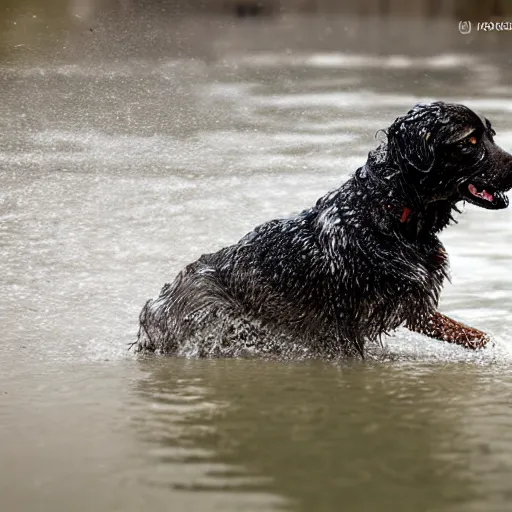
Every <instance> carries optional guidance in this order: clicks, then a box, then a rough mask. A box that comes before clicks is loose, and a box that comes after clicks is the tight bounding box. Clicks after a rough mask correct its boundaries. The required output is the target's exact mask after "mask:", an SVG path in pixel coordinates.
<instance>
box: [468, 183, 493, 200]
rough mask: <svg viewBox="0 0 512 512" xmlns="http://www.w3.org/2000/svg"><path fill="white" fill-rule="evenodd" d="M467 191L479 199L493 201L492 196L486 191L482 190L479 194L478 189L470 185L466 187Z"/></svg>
mask: <svg viewBox="0 0 512 512" xmlns="http://www.w3.org/2000/svg"><path fill="white" fill-rule="evenodd" d="M468 190H469V191H470V192H471V194H473V195H474V196H477V197H481V198H482V199H485V200H486V201H491V202H492V201H494V194H491V193H490V192H487V190H485V189H484V190H482V192H479V191H478V189H477V188H476V187H475V186H474V185H473V184H472V183H470V184H469V185H468Z"/></svg>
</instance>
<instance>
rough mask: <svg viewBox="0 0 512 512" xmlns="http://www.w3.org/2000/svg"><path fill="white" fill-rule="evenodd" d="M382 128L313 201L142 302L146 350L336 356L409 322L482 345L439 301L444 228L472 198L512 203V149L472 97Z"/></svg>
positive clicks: (357, 350)
mask: <svg viewBox="0 0 512 512" xmlns="http://www.w3.org/2000/svg"><path fill="white" fill-rule="evenodd" d="M384 134H385V141H383V142H382V143H381V144H380V145H379V146H378V147H377V149H375V150H373V151H371V152H370V153H369V155H368V160H367V162H366V164H365V165H364V166H362V167H360V168H359V169H357V171H356V172H355V173H354V174H353V176H352V177H351V178H350V179H349V180H348V181H346V182H345V183H344V184H343V185H342V186H341V187H340V188H339V189H337V190H334V191H333V192H330V193H328V194H327V195H325V196H324V197H322V198H320V199H319V200H318V201H317V203H316V205H315V206H314V207H312V208H309V209H307V210H304V211H303V212H302V213H300V214H299V215H297V216H295V217H290V218H286V219H279V220H272V221H270V222H267V223H265V224H263V225H261V226H258V227H257V228H255V229H254V231H252V232H250V233H249V234H247V235H246V236H245V237H243V238H242V239H241V240H240V241H239V242H238V243H237V244H235V245H232V246H230V247H226V248H224V249H221V250H220V251H218V252H216V253H213V254H205V255H203V256H201V257H200V258H199V260H197V261H196V262H194V263H192V264H190V265H188V266H187V267H186V268H185V269H184V270H183V271H182V272H181V273H180V274H179V275H178V276H177V277H176V279H175V280H174V282H173V283H172V284H166V285H165V286H164V287H163V289H162V291H161V293H160V296H159V297H158V298H157V299H155V300H149V301H148V302H147V303H146V305H145V306H144V308H143V310H142V312H141V315H140V330H139V336H138V342H137V349H138V351H139V352H158V353H166V354H176V355H196V356H203V357H211V356H241V355H254V354H256V355H275V356H285V357H286V356H289V357H326V358H335V357H340V356H347V355H348V356H350V355H355V354H359V355H364V353H365V345H367V343H368V342H375V341H379V340H380V338H381V336H382V335H383V334H385V333H389V332H390V331H393V330H394V329H396V328H397V327H399V326H400V325H406V326H407V327H408V328H410V329H412V330H415V331H418V332H422V333H424V334H427V335H430V336H432V337H436V338H439V339H446V340H447V341H451V342H455V343H459V344H461V345H465V346H467V347H472V348H476V347H480V346H483V345H484V344H485V342H486V341H487V339H488V338H487V336H486V335H485V334H484V333H483V332H481V331H478V330H476V329H471V328H469V327H467V326H464V325H462V324H459V323H457V322H455V321H454V320H451V319H449V318H447V317H444V315H442V314H441V313H439V312H437V304H438V301H439V294H440V292H441V288H442V285H443V281H444V280H445V279H446V278H447V274H448V259H447V254H446V251H445V250H444V248H443V245H442V243H441V242H440V241H439V239H438V237H437V234H438V233H439V232H440V231H441V230H442V229H444V228H445V227H446V226H448V224H450V222H451V221H452V220H453V217H452V215H453V213H454V212H457V211H458V209H457V205H458V204H459V203H460V202H461V201H464V200H465V201H468V202H470V203H473V204H475V205H477V206H480V207H483V208H487V209H501V208H505V207H506V206H507V205H508V199H507V198H506V196H505V195H504V192H505V191H507V190H509V189H510V188H511V187H512V156H511V155H510V154H508V153H506V152H505V151H503V150H502V149H501V148H499V147H498V146H497V145H496V144H495V143H494V140H493V137H494V135H495V132H494V130H493V129H492V127H491V123H490V122H489V121H488V120H487V119H485V118H484V117H482V116H480V115H478V114H476V113H475V112H473V111H471V110H470V109H469V108H467V107H465V106H463V105H457V104H448V103H443V102H436V103H432V104H428V105H424V104H419V105H416V106H415V107H414V108H413V109H412V110H410V111H409V112H408V113H407V114H406V115H405V116H403V117H399V118H398V119H396V120H395V122H394V123H393V124H392V125H391V126H390V127H389V129H388V130H387V131H385V132H384ZM447 326H448V327H447ZM450 329H451V330H450Z"/></svg>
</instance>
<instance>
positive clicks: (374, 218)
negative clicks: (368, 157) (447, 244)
mask: <svg viewBox="0 0 512 512" xmlns="http://www.w3.org/2000/svg"><path fill="white" fill-rule="evenodd" d="M342 189H345V190H347V192H348V193H347V194H342V197H340V199H341V200H342V201H348V202H349V203H354V202H355V203H357V204H353V209H354V211H360V212H363V215H364V217H365V220H367V221H368V222H375V223H377V224H378V225H379V229H381V228H382V226H383V225H385V226H386V227H389V229H390V231H393V232H394V233H395V234H401V235H403V236H405V237H406V238H407V239H409V240H411V239H417V238H419V237H421V236H423V235H429V234H436V233H438V232H440V231H441V230H442V229H444V228H445V227H446V226H447V225H448V224H450V223H451V222H453V221H454V218H453V215H452V214H453V212H454V211H458V210H457V208H456V204H455V202H454V201H450V200H439V201H431V202H424V201H423V200H422V198H421V195H420V194H419V193H418V191H417V190H415V189H414V188H413V187H412V186H411V185H410V184H409V183H407V182H406V181H405V180H404V178H403V173H401V172H400V171H397V170H396V169H387V168H386V167H384V166H378V168H377V169H374V168H373V167H372V166H371V165H369V163H367V164H366V165H364V166H363V167H361V168H359V169H358V170H357V171H356V172H355V173H354V176H353V177H352V178H350V179H349V180H348V181H347V183H346V184H345V185H344V186H343V187H342Z"/></svg>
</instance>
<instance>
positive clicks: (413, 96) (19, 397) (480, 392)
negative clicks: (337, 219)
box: [0, 3, 512, 512]
mask: <svg viewBox="0 0 512 512" xmlns="http://www.w3.org/2000/svg"><path fill="white" fill-rule="evenodd" d="M38 5H39V4H38ZM71 5H73V4H71ZM80 5H82V7H83V5H85V4H76V5H75V7H70V8H69V10H68V11H63V12H60V11H59V12H58V13H57V11H55V12H50V11H42V10H41V9H40V8H39V7H37V8H36V7H33V8H30V7H27V6H25V8H24V10H21V8H19V9H18V10H12V9H11V10H9V11H2V12H3V14H4V16H3V17H2V18H0V19H1V20H2V21H1V23H2V24H3V25H2V27H3V30H2V36H1V38H0V56H1V57H0V58H1V60H0V91H1V102H0V178H1V183H2V186H1V190H0V240H1V245H0V251H1V258H0V275H1V279H0V322H1V324H2V327H3V329H2V331H3V339H2V343H1V345H0V363H1V368H2V371H1V373H0V434H1V436H0V438H1V442H0V461H1V463H0V509H2V510H13V511H14V510H23V511H32V510H33V511H38V510H55V511H68V510H76V511H81V510H84V511H88V510H98V511H113V510H123V511H130V510H133V511H138V510H142V509H145V510H154V511H158V510H192V511H194V510H197V511H201V512H208V511H216V510H223V511H230V510H232V511H235V510H237V511H238V510H268V511H271V510H283V509H285V510H292V511H311V510H315V511H331V510H340V509H343V510H351V511H359V510H361V511H366V510H376V509H378V510H389V511H400V510H403V511H410V510H415V511H421V510H424V511H427V510H428V511H442V512H448V511H459V510H460V511H468V510H469V511H484V510H485V511H504V510H509V509H510V503H511V501H512V493H511V490H510V474H511V470H512V434H511V432H512V428H511V427H512V412H511V404H512V403H511V398H510V397H511V390H512V379H511V378H510V376H509V375H510V373H511V370H512V364H511V360H512V358H511V352H512V341H511V336H510V334H511V327H510V316H511V306H510V304H511V301H510V299H511V297H512V292H511V290H512V277H511V276H512V273H511V272H510V270H511V265H510V255H509V253H510V247H511V246H512V229H511V227H510V226H511V220H512V219H511V215H512V213H511V212H512V210H505V211H499V212H492V211H484V210H479V209H477V208H476V207H472V206H468V207H467V211H466V212H465V214H464V215H463V216H461V217H460V218H459V220H460V223H459V225H457V226H452V227H450V228H449V229H448V230H447V231H446V232H445V233H443V235H442V239H443V242H444V243H445V245H446V246H447V248H448V250H449V253H450V255H451V262H452V274H453V279H452V284H451V285H450V284H448V285H447V286H446V287H445V290H444V293H443V297H442V304H441V309H442V311H443V312H445V313H447V314H450V315H452V316H454V317H456V318H457V319H459V320H461V321H465V322H467V323H471V324H472V325H474V326H475V327H479V328H482V329H484V330H486V331H488V332H490V333H491V334H492V336H493V338H494V340H495V344H494V346H493V347H489V348H488V349H486V350H484V351H481V352H478V353H472V352H468V351H464V350H463V349H460V348H458V347H452V346H450V345H448V344H444V343H442V342H437V341H434V340H428V339H426V338H423V337H421V336H419V335H415V334H413V333H410V332H407V331H403V330H401V331H398V332H397V333H395V334H394V335H393V336H392V337H389V338H388V339H386V340H385V344H386V350H387V351H389V352H390V353H391V354H392V355H393V356H394V359H396V360H395V361H393V362H388V363H382V362H380V363H379V362H375V361H373V362H372V361H369V362H366V363H360V362H357V361H355V362H349V363H346V364H340V365H333V364H324V363H321V362H297V363H291V362H287V363H279V362H275V361H274V362H269V361H258V360H250V361H237V360H233V361H230V360H226V361H222V360H221V361H201V360H183V359H171V358H136V357H134V356H133V354H132V353H131V352H129V351H128V350H127V346H128V344H129V343H130V342H132V341H134V339H135V333H136V331H137V316H138V313H139V311H140V308H141V307H142V305H143V303H144V302H145V300H146V299H147V298H149V297H152V296H155V295H156V294H157V293H158V291H159V289H160V287H161V286H162V284H163V283H164V282H166V281H169V280H170V279H172V277H173V276H174V275H175V274H176V272H177V271H178V270H180V269H181V268H182V267H183V265H185V264H186V263H188V262H190V261H192V260H194V259H196V258H197V257H198V256H199V255H200V254H202V253H205V252H210V251H213V250H216V249H218V248H220V247H222V246H224V245H226V244H230V243H232V242H234V241H236V240H238V239H239V238H241V237H242V236H243V235H244V234H245V233H246V232H248V231H249V230H251V229H252V228H253V227H254V226H255V225H257V224H259V223H261V222H264V221H266V220H269V219H271V218H274V217H278V216H283V215H288V214H290V213H294V212H297V211H300V210H302V209H303V208H305V207H308V206H310V205H311V204H312V203H313V202H314V201H315V200H316V198H317V197H319V196H321V195H323V194H324V193H325V191H327V190H329V189H332V188H334V187H336V186H338V185H339V184H340V183H341V182H342V181H343V180H344V179H346V177H347V176H348V175H349V174H350V173H351V172H352V171H353V170H354V169H355V168H356V167H357V166H358V165H360V164H361V163H362V162H364V160H365V157H366V153H367V152H368V150H369V149H370V148H372V147H374V145H375V144H376V141H375V139H374V138H373V136H374V134H375V132H376V131H377V130H378V129H380V128H385V127H386V126H387V125H388V124H389V123H390V122H391V121H392V120H393V119H394V118H395V117H397V116H398V115H400V114H402V113H403V112H405V111H406V110H407V109H408V108H410V107H411V106H412V104H414V103H415V102H417V101H419V100H428V99H445V100H454V101H461V102H464V103H467V104H468V105H469V106H472V107H475V108H477V109H479V110H481V111H482V112H484V113H485V114H486V115H487V116H488V117H490V118H491V120H492V121H493V122H494V125H495V127H496V129H497V131H498V137H497V141H498V143H499V144H501V145H502V146H503V147H505V148H507V149H509V150H510V149H511V148H512V121H511V120H510V119H511V118H510V112H511V111H512V89H511V88H510V86H509V84H510V83H511V78H512V76H511V72H510V71H509V69H508V67H507V66H508V64H509V62H508V60H507V57H503V56H500V55H498V53H489V51H488V48H487V47H485V48H482V51H481V53H478V52H477V53H474V52H475V51H476V49H478V41H477V40H472V42H471V45H469V46H467V47H465V46H464V45H463V43H462V42H461V39H460V38H461V37H462V36H460V35H458V34H456V35H455V36H453V37H452V36H450V34H448V35H447V34H446V33H443V34H444V35H443V36H442V37H441V36H440V37H439V40H441V41H443V42H444V44H445V47H444V51H443V52H442V53H441V54H438V53H437V51H434V49H432V48H435V47H436V44H439V41H432V48H430V46H429V45H428V44H427V43H428V42H429V41H430V40H431V39H432V37H431V34H432V30H430V31H429V29H428V27H427V28H423V35H422V34H419V35H418V38H420V37H424V38H425V39H424V41H423V43H424V44H420V42H418V41H417V40H416V45H415V47H414V48H412V49H410V50H411V52H412V50H414V53H411V54H410V55H409V54H405V53H404V51H405V50H404V49H403V43H402V48H401V49H398V50H397V49H396V48H395V46H393V44H394V43H393V41H391V42H390V48H389V49H388V50H385V49H384V48H383V44H384V43H383V42H382V41H378V40H376V39H372V38H370V42H369V39H368V37H366V36H367V35H368V34H370V32H368V31H366V30H365V28H364V27H362V28H361V26H360V25H357V27H356V28H357V30H356V29H352V28H351V29H350V30H343V27H345V25H346V23H347V22H346V21H344V20H337V19H331V20H329V19H314V20H312V21H311V20H308V19H291V20H290V19H285V20H281V21H271V20H266V21H265V22H262V23H260V22H257V21H256V22H254V23H253V22H250V21H249V22H248V21H244V22H236V21H233V20H230V19H227V18H222V19H220V18H219V19H217V18H215V19H213V21H212V19H210V20H204V19H200V18H184V19H180V20H175V19H174V18H172V19H171V18H166V17H165V16H164V15H163V14H161V13H160V14H159V15H158V16H153V14H151V12H149V13H148V12H141V11H140V10H133V8H131V7H130V4H129V3H124V4H122V5H124V6H125V7H124V9H125V10H124V11H120V12H119V13H118V14H119V16H120V18H119V19H117V18H115V17H108V16H106V15H100V14H101V13H95V12H92V11H91V12H89V11H87V12H82V11H81V12H80V13H77V12H75V11H73V8H74V9H76V8H77V6H80ZM87 5H89V4H87ZM118 8H120V7H119V6H118ZM13 9H14V8H13ZM116 20H117V21H116ZM15 22H16V25H14V23H15ZM294 23H295V24H296V26H298V27H299V28H300V32H296V31H294V30H293V27H294ZM397 23H398V24H399V25H398V26H400V23H403V21H402V22H397ZM311 24H312V25H311ZM310 25H311V26H313V27H314V28H315V30H314V31H310V32H308V31H307V30H305V27H308V26H310ZM373 26H374V25H373ZM378 26H380V25H378ZM90 28H92V29H93V31H90V30H89V29H90ZM345 28H346V27H345ZM298 33H299V34H300V37H299V35H297V34H298ZM322 34H324V37H323V36H322ZM274 36H275V37H274ZM429 37H430V39H428V38H429ZM450 37H452V38H451V39H450ZM482 37H483V35H482ZM356 41H361V47H362V50H361V51H360V52H358V53H355V50H354V47H357V44H356ZM372 41H373V43H372ZM467 41H469V40H467ZM345 43H346V44H345ZM372 44H373V46H372ZM464 44H465V43H464ZM482 46H485V45H482ZM340 48H341V49H342V50H343V51H342V50H340ZM347 48H350V49H351V51H350V52H347V51H346V49H347ZM429 48H430V49H431V52H430V53H429V51H428V50H429ZM486 48H487V49H486ZM468 49H470V50H471V52H473V53H471V52H470V51H469V50H468ZM484 50H485V51H484ZM379 52H380V54H381V56H379V55H377V54H378V53H379ZM386 52H387V53H386ZM382 55H385V57H382Z"/></svg>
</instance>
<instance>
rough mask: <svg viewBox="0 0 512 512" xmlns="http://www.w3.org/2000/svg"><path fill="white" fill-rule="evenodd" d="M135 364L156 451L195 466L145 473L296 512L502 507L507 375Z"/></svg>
mask: <svg viewBox="0 0 512 512" xmlns="http://www.w3.org/2000/svg"><path fill="white" fill-rule="evenodd" d="M140 367H141V369H142V370H143V371H144V372H147V377H146V378H144V379H143V380H141V381H140V382H139V383H138V384H137V386H136V391H137V393H138V394H140V396H142V397H143V399H144V400H145V401H147V407H146V411H147V414H145V415H144V416H143V417H141V418H137V419H136V421H135V424H136V425H137V429H138V430H139V432H140V434H141V435H142V437H143V438H145V439H146V440H148V441H149V442H150V444H151V445H153V446H154V447H155V451H154V452H153V453H154V459H155V463H156V464H158V465H160V466H161V467H163V468H165V467H166V466H173V465H176V464H179V465H181V466H182V467H183V468H184V470H183V473H184V474H185V473H187V471H186V468H187V466H188V465H190V466H194V467H195V468H196V470H198V468H202V471H199V473H201V472H202V475H201V476H198V477H196V479H195V480H194V481H184V479H183V480H180V479H179V478H178V479H176V478H174V479H173V478H169V480H167V479H166V478H165V475H166V472H165V471H161V472H159V476H160V478H159V480H158V481H153V482H151V483H152V484H154V485H163V486H169V487H171V488H179V489H188V490H189V491H191V492H201V491H203V492H212V491H219V490H223V491H225V492H228V491H229V492H236V493H254V492H259V493H265V495H270V496H272V495H273V496H281V497H282V498H284V501H283V502H282V503H280V504H279V506H280V507H284V508H286V509H289V510H296V511H304V512H306V511H308V512H309V511H312V510H315V511H324V510H325V511H327V510H340V509H344V510H351V511H367V510H382V511H384V510H389V511H404V512H405V511H411V510H414V511H422V510H425V511H426V510H429V511H430V510H439V511H448V510H450V511H451V510H484V509H485V510H504V508H503V507H504V506H505V504H506V503H507V500H510V499H512V494H511V491H510V488H509V483H508V477H505V474H506V473H507V471H504V467H505V466H506V467H507V468H508V470H512V462H511V460H512V459H511V458H510V457H511V456H512V453H511V448H510V446H511V445H510V441H512V435H511V434H510V426H512V423H511V422H512V417H511V415H510V413H509V409H504V406H505V403H504V402H506V401H507V400H508V398H507V396H508V394H507V392H508V391H510V383H508V384H504V383H503V382H501V383H500V382H498V381H496V382H498V383H497V386H496V387H495V386H494V384H495V379H494V378H493V377H492V376H489V368H487V369H486V370H482V368H480V367H479V366H476V365H471V364H468V365H435V366H434V365H419V366H418V365H415V366H410V367H408V366H407V365H396V366H383V365H381V364H358V363H354V364H349V365H343V366H335V365H330V364H322V363H318V362H305V363H295V364H281V363H269V362H265V363H263V362H261V361H183V360H175V359H170V360H156V361H155V360H144V361H141V362H140ZM491 374H492V372H491ZM497 397H499V398H498V399H497ZM491 429H492V430H491ZM488 431H489V432H490V431H492V432H493V435H492V437H488V436H487V433H488ZM507 443H508V444H507ZM502 450H505V451H504V452H503V451H502ZM500 452H501V455H499V453H500ZM196 475H197V472H196ZM480 506H483V507H484V508H479V507H480Z"/></svg>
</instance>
